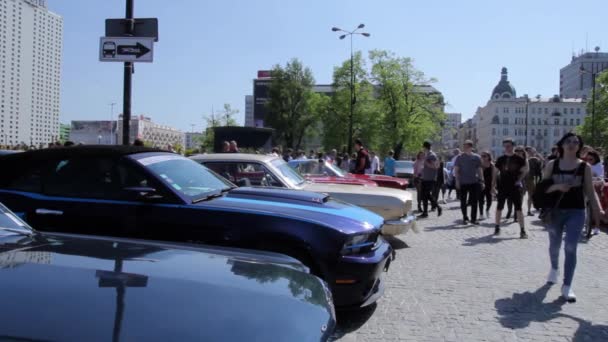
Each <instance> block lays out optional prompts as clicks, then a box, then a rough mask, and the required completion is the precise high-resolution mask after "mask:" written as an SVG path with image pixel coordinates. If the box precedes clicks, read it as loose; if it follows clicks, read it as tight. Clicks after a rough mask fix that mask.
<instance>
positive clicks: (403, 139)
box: [369, 50, 445, 157]
mask: <svg viewBox="0 0 608 342" xmlns="http://www.w3.org/2000/svg"><path fill="white" fill-rule="evenodd" d="M369 59H370V61H371V63H372V71H371V80H372V82H374V84H376V85H378V89H379V94H378V106H379V107H380V110H381V112H382V115H381V116H380V118H381V121H382V135H381V141H382V145H383V146H385V147H392V148H393V149H394V150H395V154H396V156H397V157H398V156H399V154H400V153H401V150H402V149H403V148H405V149H407V150H409V151H414V150H417V149H419V148H420V146H421V145H422V142H423V141H424V140H426V139H434V138H436V137H437V136H438V133H439V131H440V128H441V127H440V123H441V122H443V121H444V120H445V114H444V113H443V111H442V107H443V99H442V98H441V96H440V95H439V94H429V93H426V92H424V91H422V90H421V87H420V86H422V85H428V84H431V83H433V82H435V80H434V79H428V78H426V76H425V75H424V73H423V72H422V71H420V70H417V69H416V68H415V67H414V65H413V63H412V60H411V59H410V58H405V57H398V56H396V55H395V54H394V53H392V52H388V51H384V50H373V51H370V53H369Z"/></svg>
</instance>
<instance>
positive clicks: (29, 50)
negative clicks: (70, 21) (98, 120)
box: [0, 0, 63, 145]
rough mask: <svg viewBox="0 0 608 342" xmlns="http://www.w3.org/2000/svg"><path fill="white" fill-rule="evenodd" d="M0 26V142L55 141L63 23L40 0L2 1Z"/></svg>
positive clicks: (31, 142)
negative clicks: (0, 139) (0, 140)
mask: <svg viewBox="0 0 608 342" xmlns="http://www.w3.org/2000/svg"><path fill="white" fill-rule="evenodd" d="M0 23H1V24H0V38H2V39H0V47H1V49H0V51H1V55H0V75H1V77H2V78H1V81H0V134H1V135H2V136H1V137H0V138H2V142H3V143H4V144H11V145H16V144H21V143H25V144H27V145H39V144H46V143H49V142H51V141H55V140H58V139H59V106H60V103H59V99H60V98H59V97H60V79H61V54H62V46H63V19H62V18H61V17H60V16H59V15H57V14H55V13H52V12H50V11H49V10H48V9H47V7H46V1H43V0H1V1H0Z"/></svg>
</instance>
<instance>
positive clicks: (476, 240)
mask: <svg viewBox="0 0 608 342" xmlns="http://www.w3.org/2000/svg"><path fill="white" fill-rule="evenodd" d="M508 240H519V237H500V236H494V235H486V236H482V237H472V238H468V239H465V240H464V243H463V244H462V245H463V246H469V247H471V246H477V245H480V244H490V245H492V244H497V243H500V242H504V241H508Z"/></svg>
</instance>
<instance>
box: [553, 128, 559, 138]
mask: <svg viewBox="0 0 608 342" xmlns="http://www.w3.org/2000/svg"><path fill="white" fill-rule="evenodd" d="M553 136H554V137H559V128H556V129H554V130H553Z"/></svg>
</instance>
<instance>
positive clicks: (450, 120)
mask: <svg viewBox="0 0 608 342" xmlns="http://www.w3.org/2000/svg"><path fill="white" fill-rule="evenodd" d="M445 115H446V120H445V122H444V123H443V128H442V130H441V145H442V146H443V148H444V149H445V150H450V149H454V148H457V147H459V146H460V143H459V140H458V136H459V134H458V133H459V130H460V126H461V124H462V114H461V113H446V114H445Z"/></svg>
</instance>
